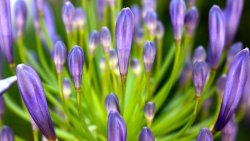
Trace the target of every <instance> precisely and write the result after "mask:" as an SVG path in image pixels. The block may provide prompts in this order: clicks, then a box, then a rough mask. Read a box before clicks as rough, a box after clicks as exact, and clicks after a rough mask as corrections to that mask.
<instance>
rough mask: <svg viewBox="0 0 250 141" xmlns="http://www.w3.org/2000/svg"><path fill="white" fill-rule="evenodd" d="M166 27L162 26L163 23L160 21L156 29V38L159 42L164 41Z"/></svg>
mask: <svg viewBox="0 0 250 141" xmlns="http://www.w3.org/2000/svg"><path fill="white" fill-rule="evenodd" d="M164 30H165V29H164V25H163V24H162V22H160V21H158V23H157V27H156V30H155V36H156V39H157V40H158V41H159V40H162V38H163V36H164Z"/></svg>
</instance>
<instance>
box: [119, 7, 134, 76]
mask: <svg viewBox="0 0 250 141" xmlns="http://www.w3.org/2000/svg"><path fill="white" fill-rule="evenodd" d="M133 34H134V15H133V13H132V11H131V10H130V9H129V8H123V9H122V11H121V12H120V14H119V16H118V18H117V21H116V31H115V37H116V51H117V54H118V62H119V70H120V74H121V75H127V73H128V63H129V57H130V50H131V44H132V39H133Z"/></svg>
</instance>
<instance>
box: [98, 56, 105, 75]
mask: <svg viewBox="0 0 250 141" xmlns="http://www.w3.org/2000/svg"><path fill="white" fill-rule="evenodd" d="M99 67H100V69H101V72H102V73H104V72H105V70H106V60H105V57H102V58H101V59H100V62H99Z"/></svg>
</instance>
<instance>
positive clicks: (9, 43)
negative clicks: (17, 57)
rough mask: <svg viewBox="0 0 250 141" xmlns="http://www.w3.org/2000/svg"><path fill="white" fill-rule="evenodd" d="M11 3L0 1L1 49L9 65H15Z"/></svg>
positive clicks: (6, 0) (7, 0)
mask: <svg viewBox="0 0 250 141" xmlns="http://www.w3.org/2000/svg"><path fill="white" fill-rule="evenodd" d="M12 38H13V37H12V25H11V13H10V1H9V0H1V1H0V47H1V50H2V53H3V55H4V56H5V58H6V59H7V61H8V63H9V64H13V63H14V56H13V39H12Z"/></svg>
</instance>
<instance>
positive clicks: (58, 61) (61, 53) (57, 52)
mask: <svg viewBox="0 0 250 141" xmlns="http://www.w3.org/2000/svg"><path fill="white" fill-rule="evenodd" d="M66 55H67V51H66V48H65V45H64V43H63V42H62V41H57V42H56V44H55V45H54V48H53V50H52V58H53V61H54V63H55V65H56V71H57V73H58V74H61V73H62V71H63V66H64V63H65V61H66Z"/></svg>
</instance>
